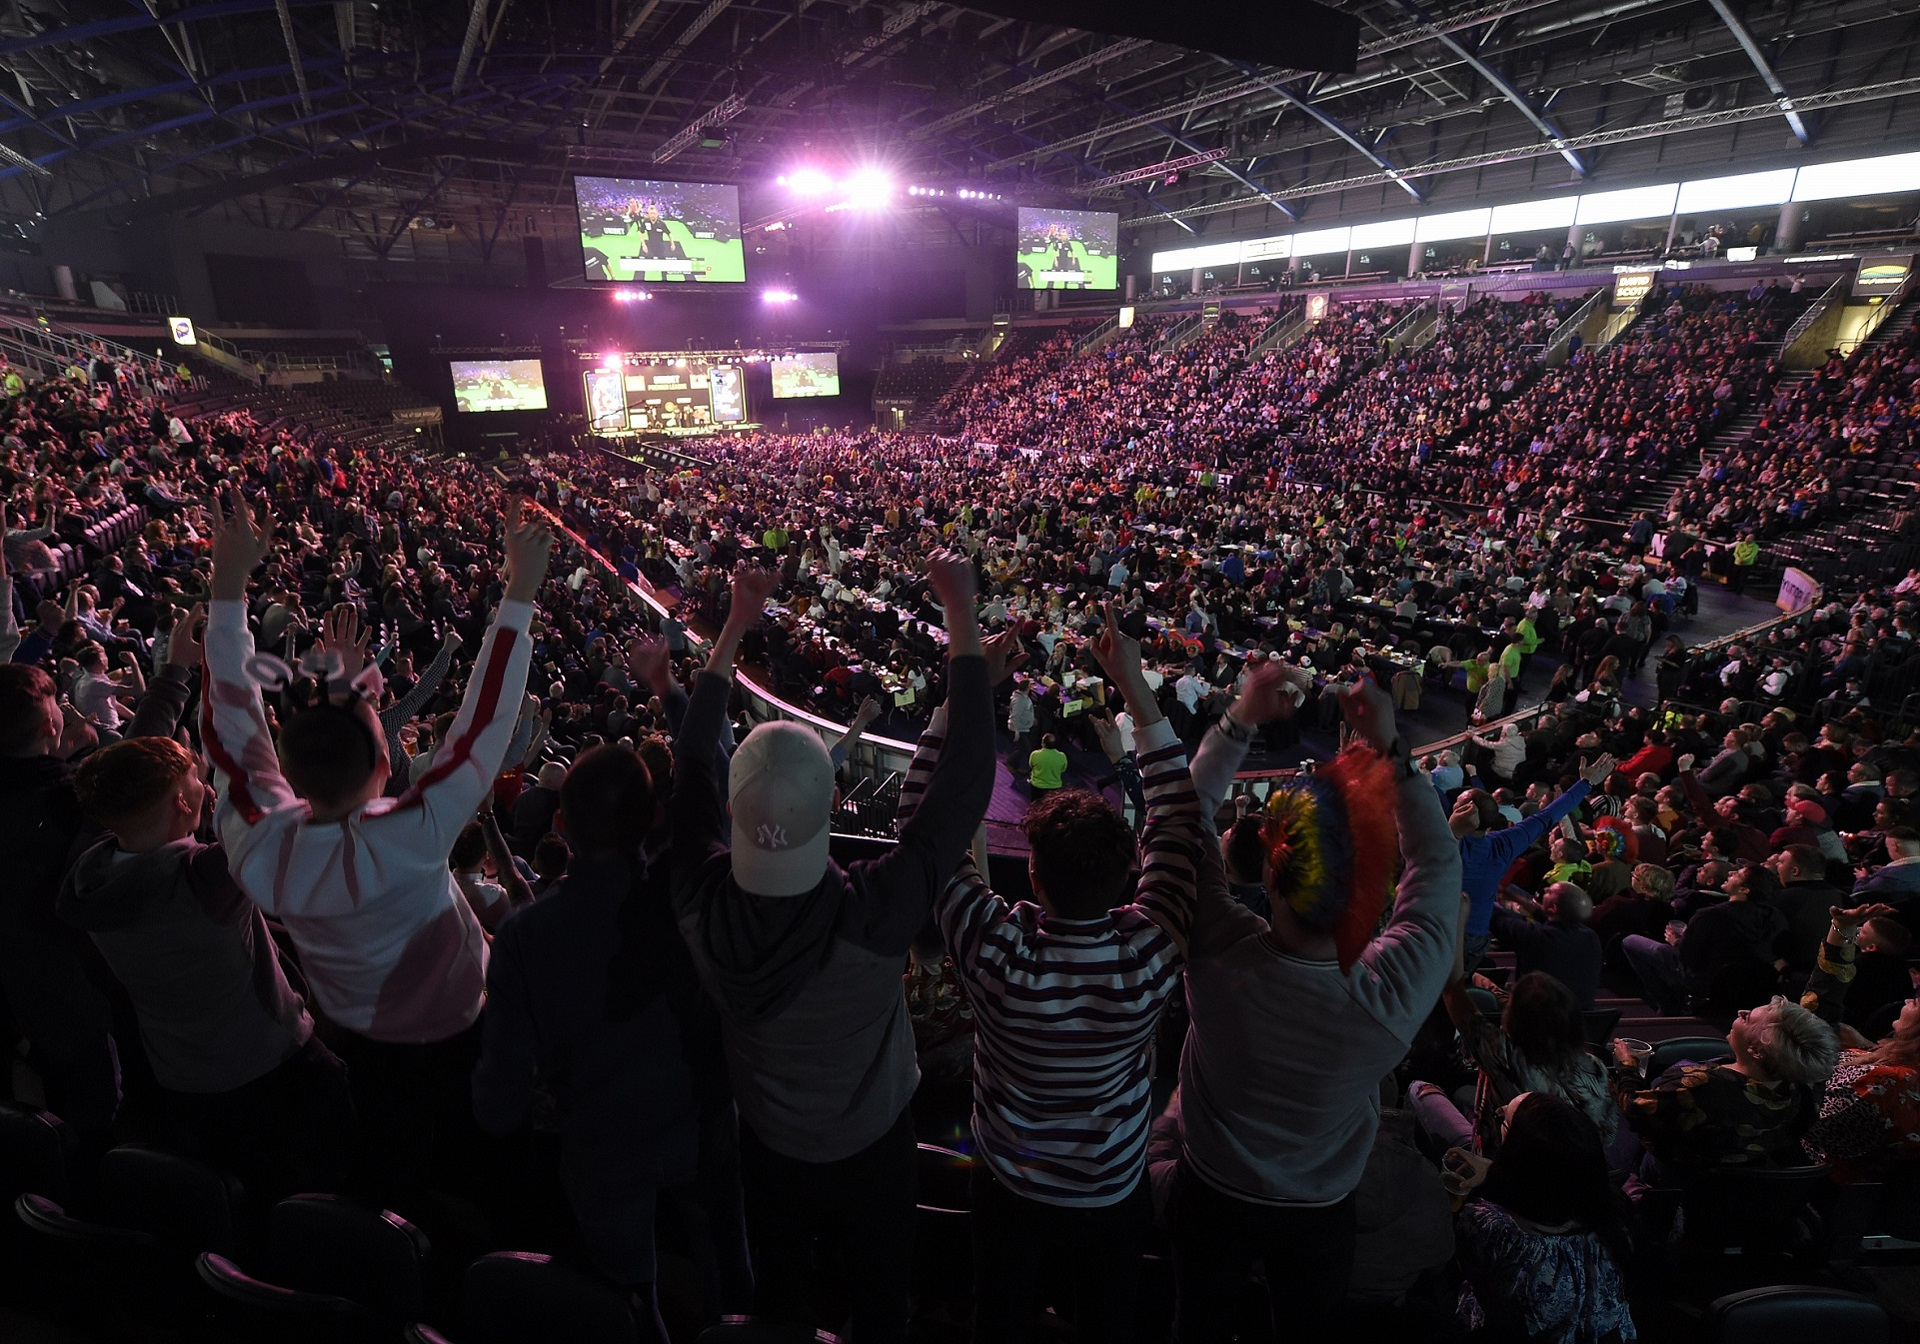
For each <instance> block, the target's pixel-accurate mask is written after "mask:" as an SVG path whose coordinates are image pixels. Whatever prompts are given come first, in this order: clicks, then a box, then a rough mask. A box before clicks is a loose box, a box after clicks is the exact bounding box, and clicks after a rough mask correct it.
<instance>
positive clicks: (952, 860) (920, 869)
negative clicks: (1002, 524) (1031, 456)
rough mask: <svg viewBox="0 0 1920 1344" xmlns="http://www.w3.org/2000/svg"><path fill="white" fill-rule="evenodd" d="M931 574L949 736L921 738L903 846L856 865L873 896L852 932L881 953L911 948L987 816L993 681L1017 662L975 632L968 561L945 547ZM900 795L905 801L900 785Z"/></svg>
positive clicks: (1004, 644)
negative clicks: (944, 651) (919, 779)
mask: <svg viewBox="0 0 1920 1344" xmlns="http://www.w3.org/2000/svg"><path fill="white" fill-rule="evenodd" d="M927 579H928V582H929V583H930V585H931V586H932V588H933V591H934V595H935V597H936V598H938V600H939V603H940V606H941V609H942V610H943V611H945V613H946V621H947V636H948V650H949V652H950V653H951V654H952V661H951V663H950V664H949V666H948V668H947V703H946V705H945V706H944V708H945V710H946V719H945V733H944V735H940V734H935V735H934V736H935V741H933V742H931V743H927V742H924V741H923V743H922V748H924V749H925V751H926V752H927V754H925V755H923V756H921V762H922V769H923V770H925V771H926V776H925V779H926V782H925V785H924V787H921V788H918V789H917V790H916V792H917V801H912V802H911V804H910V805H909V806H908V808H907V813H906V818H905V820H904V821H902V822H901V823H900V843H899V844H898V845H896V846H895V847H894V849H893V852H892V853H890V854H888V855H887V856H886V857H885V858H882V859H879V860H877V861H876V862H874V863H871V864H865V865H860V868H859V871H860V874H861V877H862V880H863V886H864V889H865V892H866V894H867V897H868V898H869V899H868V900H867V902H866V905H865V908H864V909H863V911H862V912H861V914H860V916H859V921H860V922H859V931H858V932H857V933H856V934H855V936H856V937H858V938H859V939H860V940H861V941H862V942H863V943H864V944H866V945H867V946H869V947H872V948H874V949H876V950H880V951H885V952H887V953H893V952H900V953H904V952H905V951H906V950H907V947H908V946H909V945H910V944H911V943H912V941H913V937H914V935H915V934H916V933H918V932H919V930H920V927H921V925H922V924H923V923H925V921H926V917H927V914H928V911H929V909H930V907H931V905H932V902H933V900H934V898H935V897H936V896H938V895H939V894H940V893H941V892H943V891H945V890H947V884H948V881H949V880H950V879H952V878H953V877H954V876H955V875H956V873H957V872H958V871H959V870H960V868H961V865H962V860H963V858H964V857H965V855H966V852H967V845H968V843H969V842H970V841H971V840H972V839H973V835H974V832H975V830H976V829H977V828H978V827H979V825H980V822H981V820H982V819H983V818H984V817H985V816H986V814H987V804H988V803H989V802H991V801H992V799H993V681H994V679H995V678H996V677H1005V676H1009V675H1011V674H1012V671H1013V669H1014V667H1016V666H1018V664H1019V661H1020V656H1019V655H1018V653H1017V652H1014V649H1015V647H1016V646H1014V645H1013V644H1012V643H1011V642H1010V641H1002V640H995V641H994V644H993V647H992V650H991V651H989V649H988V648H987V646H986V645H985V644H984V642H983V641H982V639H981V637H980V623H979V621H978V619H977V618H976V617H975V615H974V598H975V593H976V591H977V590H976V586H975V584H976V581H975V578H974V573H973V566H972V564H970V563H969V562H968V561H967V560H966V559H965V558H964V557H962V556H959V555H955V554H952V553H949V552H942V553H940V554H937V555H935V556H934V557H933V558H932V559H931V560H930V561H929V562H928V565H927ZM931 731H932V730H931V729H930V730H929V732H931ZM917 754H918V751H917ZM902 800H903V802H906V801H908V800H907V796H906V793H905V791H904V790H903V792H902Z"/></svg>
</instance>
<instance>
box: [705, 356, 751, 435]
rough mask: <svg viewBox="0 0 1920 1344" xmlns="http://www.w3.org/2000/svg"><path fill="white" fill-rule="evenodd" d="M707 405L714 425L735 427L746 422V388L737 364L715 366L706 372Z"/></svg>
mask: <svg viewBox="0 0 1920 1344" xmlns="http://www.w3.org/2000/svg"><path fill="white" fill-rule="evenodd" d="M707 403H708V405H710V406H711V407H712V408H713V419H714V422H715V423H716V424H722V425H737V424H740V423H742V422H743V421H745V420H746V418H747V388H746V382H745V380H744V379H742V378H741V376H740V366H739V365H738V364H715V365H714V366H713V367H712V368H710V369H708V370H707Z"/></svg>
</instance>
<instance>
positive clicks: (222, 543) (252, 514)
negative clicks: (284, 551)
mask: <svg viewBox="0 0 1920 1344" xmlns="http://www.w3.org/2000/svg"><path fill="white" fill-rule="evenodd" d="M226 494H227V498H226V501H225V504H224V506H223V504H222V502H221V498H220V493H219V492H218V491H215V492H214V496H213V545H212V551H213V595H214V597H216V598H235V597H245V596H246V595H247V579H248V578H249V577H250V576H251V575H252V574H253V571H254V570H256V569H258V568H259V567H260V562H261V561H263V560H265V559H266V558H267V556H268V555H269V554H270V553H271V552H272V550H273V518H272V516H271V515H270V514H269V513H268V512H267V506H266V504H265V503H264V502H263V503H259V504H256V505H253V506H249V505H248V503H247V500H246V497H245V496H243V495H242V494H241V493H240V487H239V486H237V485H229V486H228V487H227V491H226Z"/></svg>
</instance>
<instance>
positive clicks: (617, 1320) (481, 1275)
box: [460, 1251, 640, 1344]
mask: <svg viewBox="0 0 1920 1344" xmlns="http://www.w3.org/2000/svg"><path fill="white" fill-rule="evenodd" d="M461 1314H462V1318H463V1320H464V1322H465V1326H464V1328H463V1330H462V1331H461V1334H460V1341H461V1344H547V1341H550V1340H561V1339H564V1340H568V1341H570V1344H634V1341H635V1340H637V1339H638V1338H639V1333H640V1322H639V1317H638V1316H637V1315H636V1313H635V1310H634V1304H633V1297H632V1294H630V1293H628V1292H627V1291H626V1290H625V1289H622V1288H620V1287H618V1286H616V1285H614V1284H611V1283H609V1282H607V1281H606V1280H605V1279H602V1278H600V1277H598V1276H597V1275H593V1274H589V1273H586V1272H584V1271H582V1270H579V1269H575V1268H573V1267H571V1266H569V1265H566V1264H563V1263H561V1262H559V1261H557V1260H555V1259H554V1258H553V1257H552V1256H550V1255H536V1254H534V1253H532V1252H528V1251H496V1252H495V1253H494V1254H492V1255H483V1256H481V1257H480V1258H479V1259H478V1260H476V1261H474V1262H473V1263H472V1264H471V1265H469V1266H468V1267H467V1274H466V1281H465V1283H464V1285H463V1291H462V1313H461Z"/></svg>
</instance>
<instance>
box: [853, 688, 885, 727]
mask: <svg viewBox="0 0 1920 1344" xmlns="http://www.w3.org/2000/svg"><path fill="white" fill-rule="evenodd" d="M879 717H880V702H879V701H878V700H875V699H874V698H873V697H872V696H868V697H867V698H866V699H864V700H862V701H861V702H860V708H859V709H857V710H855V711H854V715H853V721H854V724H855V725H856V726H858V727H861V728H865V727H866V726H867V725H868V724H870V723H872V722H873V721H874V720H875V719H877V718H879Z"/></svg>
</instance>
